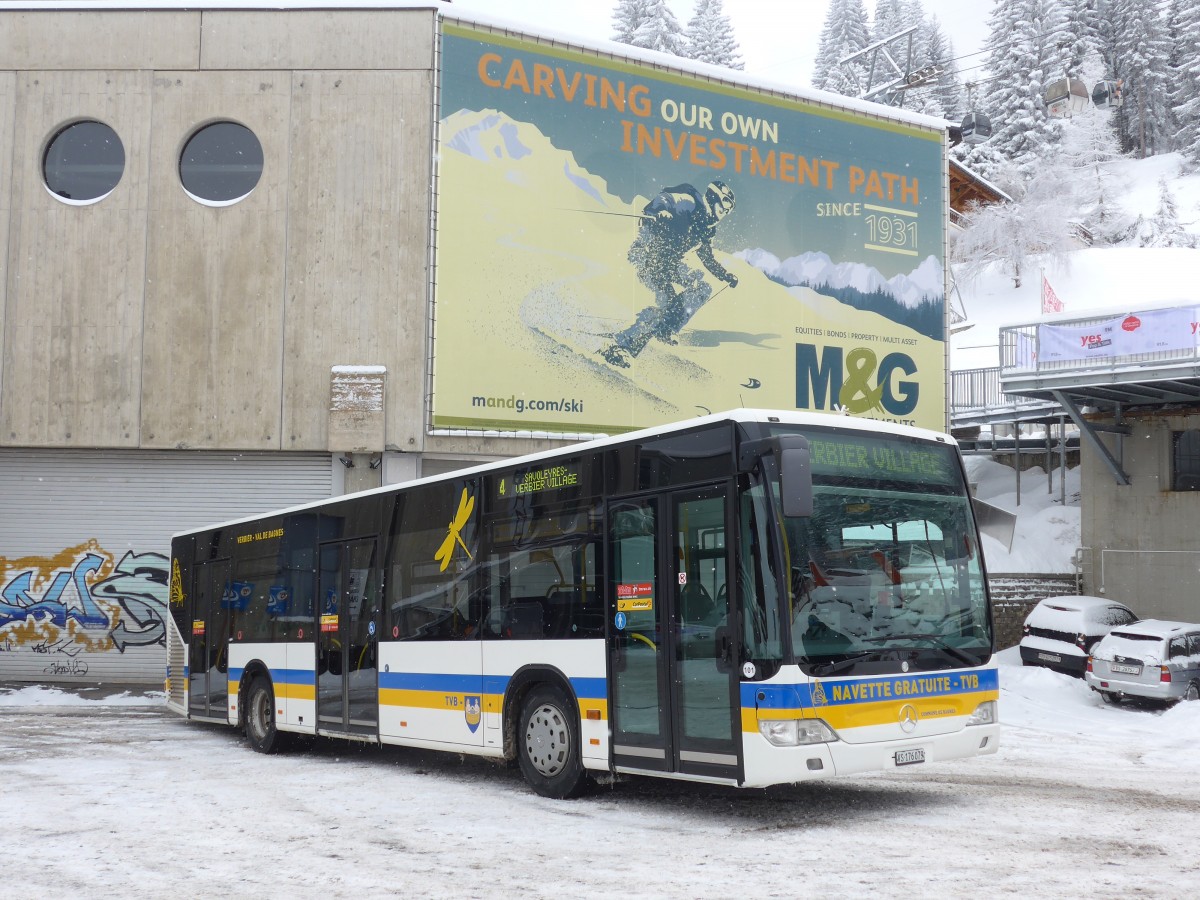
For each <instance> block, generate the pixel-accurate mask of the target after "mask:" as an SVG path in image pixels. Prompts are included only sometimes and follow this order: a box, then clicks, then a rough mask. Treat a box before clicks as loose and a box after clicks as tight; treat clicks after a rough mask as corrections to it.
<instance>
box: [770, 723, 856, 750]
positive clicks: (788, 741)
mask: <svg viewBox="0 0 1200 900" xmlns="http://www.w3.org/2000/svg"><path fill="white" fill-rule="evenodd" d="M758 730H759V732H761V733H762V736H763V737H765V738H766V739H767V740H768V741H770V742H771V743H772V744H774V745H775V746H776V747H800V746H803V745H804V744H828V743H829V742H831V741H836V740H837V739H838V738H837V734H835V733H834V730H833V729H832V728H830V727H829V726H828V725H826V724H825V723H824V722H822V721H821V720H820V719H760V720H759V723H758Z"/></svg>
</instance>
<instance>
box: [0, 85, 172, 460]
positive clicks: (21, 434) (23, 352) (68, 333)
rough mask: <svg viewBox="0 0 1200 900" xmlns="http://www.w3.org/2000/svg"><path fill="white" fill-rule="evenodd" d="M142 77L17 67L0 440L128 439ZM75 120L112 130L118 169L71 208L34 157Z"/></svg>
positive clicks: (133, 400)
mask: <svg viewBox="0 0 1200 900" xmlns="http://www.w3.org/2000/svg"><path fill="white" fill-rule="evenodd" d="M151 80H152V79H151V74H150V73H149V72H40V73H36V74H33V73H22V74H19V75H18V76H17V88H16V102H15V115H14V122H15V125H14V128H13V135H14V137H13V141H14V148H13V154H12V162H13V168H12V176H11V179H12V180H11V185H10V188H11V190H6V191H4V194H5V195H6V196H9V197H10V199H11V218H10V226H9V227H10V229H11V231H10V235H9V241H8V254H9V266H8V271H7V273H6V286H7V292H6V293H7V296H6V298H5V301H6V302H5V328H4V361H3V372H4V373H3V377H2V385H3V394H2V395H0V444H8V445H14V444H16V445H23V446H33V447H38V446H80V445H83V446H91V447H131V446H137V442H138V427H137V426H138V402H139V398H138V388H139V385H140V381H141V364H142V354H141V326H142V283H143V277H144V274H145V237H146V229H145V219H146V203H147V184H148V172H149V166H150V160H149V155H148V153H147V150H148V143H149V141H148V137H149V133H150V121H151V116H150V109H151V96H150V94H151ZM81 118H92V119H97V120H99V121H101V122H104V123H105V124H107V125H109V126H111V127H112V128H113V129H114V130H115V131H116V132H117V134H118V136H119V137H120V139H121V142H122V145H123V147H124V150H125V170H124V173H123V175H122V177H121V180H120V182H119V183H118V185H117V187H116V188H115V190H113V192H112V193H111V194H109V195H108V196H107V197H106V198H104V199H103V200H101V201H100V202H98V203H95V204H92V205H89V206H72V205H68V204H66V203H63V202H62V201H61V200H60V199H58V198H56V197H54V196H52V195H51V194H50V192H49V191H48V190H47V189H46V187H45V185H44V183H43V180H42V171H41V160H42V154H43V152H44V149H45V146H46V144H47V143H48V141H49V140H50V139H51V138H52V137H53V136H54V135H55V134H56V133H57V132H58V131H59V129H60V128H62V127H63V126H64V125H66V124H68V123H70V122H71V121H72V120H78V119H81Z"/></svg>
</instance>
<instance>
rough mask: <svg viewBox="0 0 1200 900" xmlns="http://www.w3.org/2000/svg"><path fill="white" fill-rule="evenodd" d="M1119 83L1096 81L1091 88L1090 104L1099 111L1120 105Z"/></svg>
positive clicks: (1120, 83)
mask: <svg viewBox="0 0 1200 900" xmlns="http://www.w3.org/2000/svg"><path fill="white" fill-rule="evenodd" d="M1123 83H1124V82H1121V81H1097V82H1096V86H1095V87H1094V88H1092V103H1094V104H1096V106H1098V107H1100V108H1101V109H1115V108H1116V107H1118V106H1120V105H1121V85H1122V84H1123Z"/></svg>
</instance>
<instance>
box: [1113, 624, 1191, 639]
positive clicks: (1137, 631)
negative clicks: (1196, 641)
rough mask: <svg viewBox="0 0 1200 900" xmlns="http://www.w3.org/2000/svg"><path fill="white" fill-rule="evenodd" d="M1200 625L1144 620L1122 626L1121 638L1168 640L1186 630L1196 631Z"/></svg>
mask: <svg viewBox="0 0 1200 900" xmlns="http://www.w3.org/2000/svg"><path fill="white" fill-rule="evenodd" d="M1196 628H1200V625H1195V624H1193V623H1191V622H1171V621H1168V620H1165V619H1142V621H1140V622H1138V623H1136V624H1134V625H1122V626H1121V628H1120V636H1121V637H1124V636H1126V635H1129V636H1134V637H1136V636H1143V637H1154V638H1168V637H1171V636H1172V635H1175V634H1178V633H1179V632H1180V631H1183V630H1184V629H1196Z"/></svg>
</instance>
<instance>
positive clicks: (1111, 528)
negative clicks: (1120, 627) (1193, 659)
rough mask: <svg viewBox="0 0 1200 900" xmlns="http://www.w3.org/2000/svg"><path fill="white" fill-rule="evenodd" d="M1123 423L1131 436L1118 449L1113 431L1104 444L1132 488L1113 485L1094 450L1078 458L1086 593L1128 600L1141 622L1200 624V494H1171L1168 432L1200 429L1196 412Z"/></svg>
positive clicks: (1199, 418)
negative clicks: (1199, 536)
mask: <svg viewBox="0 0 1200 900" xmlns="http://www.w3.org/2000/svg"><path fill="white" fill-rule="evenodd" d="M1127 424H1129V425H1130V427H1131V428H1132V432H1133V433H1132V434H1130V435H1128V436H1126V437H1125V438H1124V440H1123V441H1121V442H1120V444H1118V441H1117V439H1116V437H1115V436H1113V435H1111V434H1105V435H1104V436H1103V437H1102V440H1104V441H1105V443H1106V444H1107V445H1108V447H1109V449H1110V450H1111V452H1112V453H1113V456H1114V457H1117V458H1119V459H1120V460H1121V462H1122V465H1123V468H1124V470H1125V472H1126V474H1127V475H1129V479H1130V484H1128V485H1124V486H1122V485H1118V484H1117V483H1116V480H1115V479H1114V478H1113V476H1112V474H1111V473H1110V472H1109V470H1108V467H1107V466H1106V465H1105V464H1104V463H1103V461H1102V460H1100V459H1099V458H1098V457H1097V455H1096V454H1095V453H1091V452H1085V453H1084V454H1083V456H1082V459H1083V466H1084V470H1083V484H1084V485H1086V488H1085V490H1084V494H1083V503H1082V515H1081V517H1080V532H1081V534H1080V539H1081V543H1082V546H1083V547H1085V548H1086V551H1085V558H1086V563H1087V565H1086V567H1085V570H1084V584H1083V587H1084V591H1085V593H1090V594H1098V595H1101V596H1106V597H1111V598H1112V599H1114V600H1119V601H1121V602H1122V603H1128V604H1129V605H1130V606H1131V607H1132V608H1133V609H1134V611H1135V612H1137V613H1138V614H1139V615H1140V616H1142V617H1143V618H1159V619H1182V620H1184V621H1190V622H1196V621H1200V594H1198V593H1197V590H1196V584H1197V575H1196V573H1197V572H1198V571H1200V546H1198V545H1197V542H1196V534H1197V532H1198V531H1200V510H1198V509H1197V505H1196V497H1197V494H1196V493H1195V492H1194V491H1172V490H1171V489H1170V488H1171V474H1172V472H1171V469H1172V459H1171V457H1172V437H1171V434H1172V432H1173V431H1185V430H1192V429H1197V428H1200V415H1177V416H1161V415H1153V414H1152V415H1145V416H1138V415H1136V414H1135V415H1133V416H1131V417H1129V418H1128V419H1127ZM1118 447H1119V448H1120V449H1119V450H1118Z"/></svg>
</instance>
